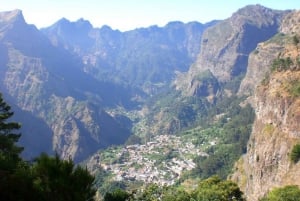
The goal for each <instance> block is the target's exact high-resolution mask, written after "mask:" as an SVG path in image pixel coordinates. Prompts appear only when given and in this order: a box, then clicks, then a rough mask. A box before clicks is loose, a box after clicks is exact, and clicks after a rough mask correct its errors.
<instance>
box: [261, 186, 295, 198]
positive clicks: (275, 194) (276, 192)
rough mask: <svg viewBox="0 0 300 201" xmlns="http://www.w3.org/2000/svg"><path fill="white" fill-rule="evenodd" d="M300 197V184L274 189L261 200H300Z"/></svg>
mask: <svg viewBox="0 0 300 201" xmlns="http://www.w3.org/2000/svg"><path fill="white" fill-rule="evenodd" d="M299 198H300V189H299V187H298V186H285V187H282V188H275V189H273V190H272V191H270V192H269V193H268V194H267V195H266V196H265V197H264V198H262V199H261V200H260V201H298V200H299Z"/></svg>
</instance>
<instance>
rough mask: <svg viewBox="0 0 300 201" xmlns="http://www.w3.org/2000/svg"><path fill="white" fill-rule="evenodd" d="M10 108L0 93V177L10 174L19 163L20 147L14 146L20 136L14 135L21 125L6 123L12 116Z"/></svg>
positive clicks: (21, 149)
mask: <svg viewBox="0 0 300 201" xmlns="http://www.w3.org/2000/svg"><path fill="white" fill-rule="evenodd" d="M13 114H14V113H13V112H12V111H11V107H10V106H9V105H8V104H7V103H6V102H5V101H4V100H3V98H2V94H1V93H0V175H2V174H6V173H7V172H12V171H14V170H15V168H16V167H17V165H18V162H20V161H21V158H20V156H19V155H20V153H21V152H22V151H23V148H22V147H19V146H17V145H16V143H17V142H18V140H19V138H20V136H21V134H18V133H15V132H16V131H17V130H19V129H20V127H21V125H20V124H19V123H16V122H8V120H9V118H11V117H12V116H13Z"/></svg>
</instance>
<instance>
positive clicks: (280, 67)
mask: <svg viewBox="0 0 300 201" xmlns="http://www.w3.org/2000/svg"><path fill="white" fill-rule="evenodd" d="M292 65H293V61H292V60H291V58H290V57H287V58H277V59H275V60H274V61H273V63H272V68H271V71H285V70H288V69H290V68H291V67H292Z"/></svg>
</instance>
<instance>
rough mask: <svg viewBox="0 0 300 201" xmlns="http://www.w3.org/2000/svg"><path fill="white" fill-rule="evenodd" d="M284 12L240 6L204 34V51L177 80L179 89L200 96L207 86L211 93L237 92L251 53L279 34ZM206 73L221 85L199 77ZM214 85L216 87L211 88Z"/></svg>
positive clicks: (176, 84) (259, 7)
mask: <svg viewBox="0 0 300 201" xmlns="http://www.w3.org/2000/svg"><path fill="white" fill-rule="evenodd" d="M284 13H285V12H282V11H276V10H272V9H269V8H265V7H263V6H260V5H250V6H246V7H244V8H241V9H239V10H238V11H237V12H235V13H234V14H233V15H232V16H231V17H230V18H228V19H226V20H223V21H221V22H219V23H217V24H216V25H215V26H212V27H210V28H208V29H207V30H206V31H205V32H204V33H203V36H202V41H201V47H202V48H201V52H200V54H199V55H198V57H197V60H196V62H195V63H194V64H193V65H192V66H191V68H190V69H189V71H188V72H187V73H185V74H180V75H179V76H178V78H177V79H176V80H175V86H176V89H178V90H181V91H183V92H184V93H185V94H187V95H197V94H198V93H199V92H200V94H199V95H200V96H201V91H202V90H203V89H204V88H206V90H208V91H210V93H209V95H211V96H213V95H215V94H216V93H217V92H218V91H219V90H220V89H221V88H223V89H225V90H227V93H235V92H236V91H237V90H238V86H239V82H240V81H241V80H242V78H243V77H244V75H245V73H246V71H247V66H248V56H249V54H250V53H251V52H252V51H253V50H254V49H255V48H256V46H257V44H258V43H259V42H262V41H265V40H267V39H269V38H270V37H272V36H273V35H275V34H276V33H277V30H278V27H279V25H280V20H281V18H282V16H283V15H284ZM203 72H210V73H209V74H208V75H209V77H208V78H209V79H210V77H211V76H213V77H215V78H216V79H217V80H218V82H219V84H221V85H223V87H221V88H219V87H218V85H215V84H214V83H212V82H211V81H209V80H208V81H207V82H206V81H205V80H204V78H201V79H200V80H199V78H198V77H199V75H201V74H202V73H203ZM209 88H212V89H213V90H209Z"/></svg>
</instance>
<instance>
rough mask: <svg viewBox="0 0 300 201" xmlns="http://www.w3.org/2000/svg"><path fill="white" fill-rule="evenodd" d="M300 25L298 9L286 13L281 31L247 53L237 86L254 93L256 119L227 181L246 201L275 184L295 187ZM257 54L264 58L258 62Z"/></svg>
mask: <svg viewBox="0 0 300 201" xmlns="http://www.w3.org/2000/svg"><path fill="white" fill-rule="evenodd" d="M299 27H300V12H299V11H298V12H296V11H295V12H292V13H290V14H288V15H287V16H286V17H285V18H284V19H283V21H282V24H281V27H280V33H279V34H278V35H277V36H275V37H273V38H272V39H270V40H269V41H267V42H265V43H262V44H260V45H259V46H258V51H257V52H254V53H253V55H251V56H250V61H249V64H253V65H251V67H250V68H248V72H247V75H246V79H245V81H244V84H242V86H241V90H240V92H241V93H242V91H243V88H244V89H246V88H247V87H245V86H246V85H248V89H250V90H248V91H247V93H248V92H249V91H252V93H253V96H252V105H253V107H254V109H255V113H256V120H255V122H254V125H253V130H252V134H251V137H250V140H249V142H248V148H247V154H246V155H245V156H243V157H242V158H241V159H240V160H239V161H238V162H237V164H236V170H235V173H234V174H233V176H232V179H233V180H234V181H236V182H238V184H239V185H240V187H241V188H242V190H243V191H244V192H245V194H246V196H247V198H248V200H249V201H256V200H258V199H259V198H260V197H262V196H263V195H265V194H266V193H267V192H268V191H270V190H271V189H272V188H274V187H278V186H284V185H291V184H293V185H299V186H300V163H299V162H298V163H296V164H294V163H293V162H291V160H290V156H289V155H290V153H291V150H292V148H293V146H294V145H295V144H297V143H299V142H300V124H299V122H300V93H299V89H300V82H299V80H300V71H299V69H300V62H299V58H300V51H299V50H300V44H299V40H298V38H299V36H300V31H299ZM262 58H264V60H265V61H264V62H263V63H260V61H261V60H262ZM275 61H277V63H276V62H275ZM278 61H281V63H280V65H277V64H278ZM287 61H291V62H287ZM257 63H260V64H259V65H257V66H255V64H257ZM271 68H272V69H273V70H272V71H271V70H270V69H271ZM250 71H252V72H250ZM254 77H256V78H255V80H257V79H262V81H261V82H258V83H260V84H258V87H256V86H255V85H253V84H251V81H249V80H251V78H254ZM263 78H264V79H263ZM249 86H250V87H249Z"/></svg>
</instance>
